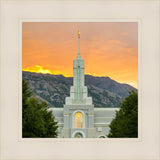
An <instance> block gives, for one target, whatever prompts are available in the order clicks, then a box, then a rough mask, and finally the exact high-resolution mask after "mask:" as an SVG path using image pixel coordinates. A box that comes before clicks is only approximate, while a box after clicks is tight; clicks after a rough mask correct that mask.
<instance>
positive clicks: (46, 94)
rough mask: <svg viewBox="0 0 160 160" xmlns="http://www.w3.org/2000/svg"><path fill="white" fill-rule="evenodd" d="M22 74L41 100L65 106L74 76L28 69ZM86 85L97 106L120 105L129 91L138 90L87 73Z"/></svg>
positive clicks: (54, 105)
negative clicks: (42, 72) (34, 71)
mask: <svg viewBox="0 0 160 160" xmlns="http://www.w3.org/2000/svg"><path fill="white" fill-rule="evenodd" d="M22 76H23V79H25V80H26V81H27V82H28V84H29V87H30V88H31V89H32V90H33V92H34V94H35V97H36V98H37V99H39V100H40V101H46V102H47V103H48V105H49V106H50V107H63V104H64V103H65V97H67V96H69V95H70V93H69V92H70V86H71V85H72V84H73V77H64V76H63V75H51V74H41V73H33V72H26V71H23V72H22ZM85 85H86V86H87V87H88V95H89V96H91V97H92V99H93V104H94V106H95V107H118V106H119V104H120V103H121V102H122V100H123V99H124V98H125V97H126V96H128V91H131V90H134V91H137V89H135V88H134V87H132V86H130V85H128V84H121V83H118V82H116V81H114V80H112V79H111V78H109V77H94V76H91V75H85Z"/></svg>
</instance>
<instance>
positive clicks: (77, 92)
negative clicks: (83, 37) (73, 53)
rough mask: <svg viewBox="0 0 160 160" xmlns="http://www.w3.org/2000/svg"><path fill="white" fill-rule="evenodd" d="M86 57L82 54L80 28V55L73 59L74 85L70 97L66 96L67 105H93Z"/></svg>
mask: <svg viewBox="0 0 160 160" xmlns="http://www.w3.org/2000/svg"><path fill="white" fill-rule="evenodd" d="M84 69H85V68H84V59H82V58H81V56H80V30H78V56H77V58H76V59H74V61H73V86H71V88H70V97H66V100H65V105H82V104H83V105H92V97H88V90H87V87H86V86H85V76H84Z"/></svg>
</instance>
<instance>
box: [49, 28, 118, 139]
mask: <svg viewBox="0 0 160 160" xmlns="http://www.w3.org/2000/svg"><path fill="white" fill-rule="evenodd" d="M84 69H85V68H84V60H83V59H82V58H81V56H80V31H79V32H78V56H77V58H76V59H75V60H74V62H73V86H71V88H70V97H66V99H65V104H64V107H63V108H51V109H50V110H52V111H53V115H54V116H55V119H56V120H57V122H58V126H59V128H58V132H59V135H58V137H60V138H105V137H106V135H107V134H108V132H109V127H108V125H109V124H110V122H111V121H112V119H113V118H114V117H115V111H116V110H118V108H94V105H93V103H92V97H88V90H87V86H85V82H84Z"/></svg>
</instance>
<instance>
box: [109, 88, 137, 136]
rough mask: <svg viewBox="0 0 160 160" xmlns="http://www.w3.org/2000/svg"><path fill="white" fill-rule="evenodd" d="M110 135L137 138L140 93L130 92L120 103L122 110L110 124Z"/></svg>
mask: <svg viewBox="0 0 160 160" xmlns="http://www.w3.org/2000/svg"><path fill="white" fill-rule="evenodd" d="M109 127H110V132H109V134H108V137H112V138H137V137H138V95H137V93H136V92H134V91H132V92H129V96H128V97H127V98H125V100H124V101H123V102H122V103H121V104H120V110H119V111H117V112H116V117H115V118H114V119H113V120H112V122H111V124H110V126H109Z"/></svg>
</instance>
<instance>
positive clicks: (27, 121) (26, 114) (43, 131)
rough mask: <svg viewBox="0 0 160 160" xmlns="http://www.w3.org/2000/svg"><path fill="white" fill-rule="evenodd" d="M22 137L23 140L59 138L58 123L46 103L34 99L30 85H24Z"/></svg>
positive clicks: (24, 83) (25, 83)
mask: <svg viewBox="0 0 160 160" xmlns="http://www.w3.org/2000/svg"><path fill="white" fill-rule="evenodd" d="M22 85H23V87H22V103H23V105H22V107H23V108H22V121H23V122H22V130H23V132H22V136H23V138H34V137H37V138H55V137H57V128H58V126H57V122H55V117H54V116H53V115H52V111H48V109H49V106H48V105H47V103H46V102H42V103H40V102H39V101H38V100H37V99H35V98H34V94H33V93H32V91H31V90H30V89H29V86H28V83H27V82H26V81H25V80H23V83H22Z"/></svg>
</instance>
